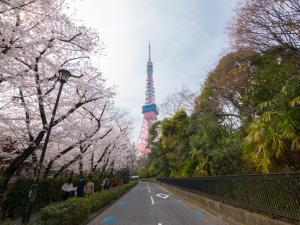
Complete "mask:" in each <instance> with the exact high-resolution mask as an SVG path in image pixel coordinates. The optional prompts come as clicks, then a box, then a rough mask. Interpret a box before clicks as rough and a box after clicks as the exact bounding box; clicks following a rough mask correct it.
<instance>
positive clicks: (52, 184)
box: [1, 177, 65, 218]
mask: <svg viewBox="0 0 300 225" xmlns="http://www.w3.org/2000/svg"><path fill="white" fill-rule="evenodd" d="M64 182H65V179H63V178H59V179H51V178H47V179H43V180H41V181H40V182H39V191H38V195H37V198H36V204H35V209H39V208H41V207H44V206H46V205H48V204H50V203H52V202H57V201H61V200H62V194H61V187H62V185H63V183H64ZM31 184H32V179H30V178H22V177H19V178H18V179H17V180H16V183H15V184H14V186H13V187H12V188H10V189H9V190H7V192H6V195H5V197H4V199H3V201H2V203H1V210H2V213H3V216H4V217H6V218H15V217H18V216H20V215H22V212H23V210H24V207H25V205H26V202H27V196H28V191H29V189H30V186H31ZM45 193H47V194H45Z"/></svg>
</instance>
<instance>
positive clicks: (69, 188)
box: [61, 178, 74, 200]
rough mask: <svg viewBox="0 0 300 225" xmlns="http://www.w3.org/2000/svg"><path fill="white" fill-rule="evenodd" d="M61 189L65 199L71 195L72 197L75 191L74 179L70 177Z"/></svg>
mask: <svg viewBox="0 0 300 225" xmlns="http://www.w3.org/2000/svg"><path fill="white" fill-rule="evenodd" d="M61 189H62V191H63V200H67V199H68V198H69V197H72V196H73V192H74V187H73V183H72V179H71V178H68V180H67V181H66V182H65V183H64V184H63V186H62V188H61Z"/></svg>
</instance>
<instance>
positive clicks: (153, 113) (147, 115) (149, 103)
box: [137, 44, 158, 156]
mask: <svg viewBox="0 0 300 225" xmlns="http://www.w3.org/2000/svg"><path fill="white" fill-rule="evenodd" d="M142 113H143V115H144V118H143V123H142V129H141V131H140V135H139V139H138V141H137V155H138V156H147V155H148V154H149V153H150V146H149V136H150V135H149V129H150V127H151V125H152V124H153V123H154V122H155V121H156V120H157V115H158V109H157V106H156V104H155V91H154V84H153V63H152V62H151V46H150V44H149V55H148V62H147V79H146V93H145V105H143V106H142Z"/></svg>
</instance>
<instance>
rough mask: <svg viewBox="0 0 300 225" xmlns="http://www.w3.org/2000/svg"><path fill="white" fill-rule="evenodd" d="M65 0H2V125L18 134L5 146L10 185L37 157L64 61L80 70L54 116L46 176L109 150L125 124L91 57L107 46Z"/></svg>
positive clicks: (74, 72) (69, 67) (7, 133)
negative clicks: (77, 20)
mask: <svg viewBox="0 0 300 225" xmlns="http://www.w3.org/2000/svg"><path fill="white" fill-rule="evenodd" d="M65 7H66V4H65V2H64V1H63V0H11V1H6V0H1V1H0V15H1V16H0V24H1V26H0V52H1V55H0V130H1V131H3V132H2V134H3V138H4V139H5V137H10V138H11V139H10V140H13V141H12V143H13V145H12V146H11V150H9V151H8V150H7V148H4V147H1V149H0V151H1V152H0V160H2V161H3V160H4V161H6V162H8V163H7V165H6V166H5V168H4V171H3V175H4V178H5V184H7V182H8V181H9V179H10V178H11V177H12V176H13V175H14V174H15V173H16V171H17V170H18V169H19V168H20V167H21V166H22V165H23V164H24V163H25V162H30V163H32V165H35V164H36V162H37V158H38V157H39V155H40V149H41V146H42V145H43V143H42V142H43V138H44V136H45V134H46V132H47V130H48V129H49V121H50V117H51V113H52V110H53V107H54V101H55V99H56V96H57V91H58V85H59V81H58V71H59V70H60V69H62V68H64V69H67V70H69V71H70V72H71V74H72V76H71V77H70V79H69V81H68V82H67V83H66V84H65V85H64V89H63V92H62V96H61V99H60V103H59V107H58V111H57V114H56V118H55V120H54V123H53V127H52V133H51V137H50V142H49V145H48V146H49V147H48V150H47V154H46V163H47V164H46V171H45V175H46V176H47V174H48V172H49V170H51V168H53V165H54V166H55V168H56V169H58V170H61V169H62V170H61V171H63V170H64V167H66V166H64V165H65V164H68V163H70V162H72V163H71V164H70V165H72V164H73V163H75V162H76V161H81V162H82V161H84V160H85V159H86V156H87V155H88V153H89V152H92V150H93V149H94V147H95V146H101V147H102V149H104V150H105V148H106V147H104V146H107V143H109V142H108V141H104V139H105V140H106V139H108V137H110V136H111V134H110V133H114V134H115V132H113V130H115V129H116V127H117V129H119V127H118V126H117V125H116V123H115V120H116V119H117V118H116V117H117V114H118V113H116V112H114V111H115V109H113V108H114V106H113V97H114V92H113V89H112V88H110V87H108V86H107V85H106V81H105V79H104V78H103V76H102V75H101V73H100V72H99V70H98V69H96V68H94V67H93V65H92V64H91V61H90V56H91V55H93V54H96V53H99V52H100V53H101V50H102V45H101V42H100V39H99V36H98V34H97V33H96V32H95V31H94V30H92V29H90V28H87V27H84V26H80V25H78V24H75V23H74V22H73V21H72V19H70V18H69V17H68V16H66V15H65V14H64V13H63V12H64V8H65ZM121 133H122V132H121ZM116 136H118V135H116ZM110 139H114V138H112V137H110ZM6 140H8V139H6ZM3 143H5V142H3ZM7 143H9V141H8V142H7ZM112 143H113V142H112ZM117 144H118V143H116V144H115V145H117ZM112 145H113V144H112ZM109 148H111V146H110V147H109ZM77 157H78V160H77ZM75 159H76V160H75ZM2 161H1V162H2ZM98 161H99V159H97V162H98ZM56 162H60V164H59V163H56ZM100 162H101V160H100ZM100 162H99V163H100ZM70 165H69V166H70ZM69 166H67V167H69ZM67 167H66V168H67ZM47 170H48V172H47Z"/></svg>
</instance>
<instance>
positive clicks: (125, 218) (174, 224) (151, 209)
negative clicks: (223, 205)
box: [89, 182, 228, 225]
mask: <svg viewBox="0 0 300 225" xmlns="http://www.w3.org/2000/svg"><path fill="white" fill-rule="evenodd" d="M160 194H161V195H160ZM157 195H158V196H157ZM100 224H101V225H102V224H103V225H106V224H107V225H109V224H112V225H196V224H197V225H228V222H227V223H226V222H225V221H223V220H221V219H220V218H218V217H216V216H214V215H212V214H209V213H207V212H206V211H203V210H201V209H200V208H199V207H197V206H195V205H193V204H191V203H189V202H186V201H185V200H182V199H180V198H179V197H177V196H175V195H174V194H172V193H170V192H168V191H167V190H166V189H165V188H163V187H161V186H160V185H158V184H155V183H148V182H139V184H138V185H137V186H136V187H134V188H133V189H132V190H131V191H130V192H128V193H127V194H126V195H125V196H123V197H122V198H121V199H120V200H119V201H117V202H116V203H115V204H113V205H112V206H111V207H109V208H108V209H106V210H105V211H104V212H103V213H102V214H101V215H99V216H97V217H96V218H95V219H94V220H93V221H92V222H91V223H90V224H89V225H100Z"/></svg>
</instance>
